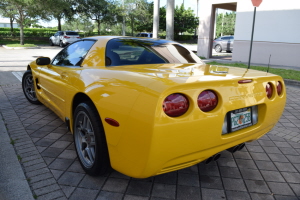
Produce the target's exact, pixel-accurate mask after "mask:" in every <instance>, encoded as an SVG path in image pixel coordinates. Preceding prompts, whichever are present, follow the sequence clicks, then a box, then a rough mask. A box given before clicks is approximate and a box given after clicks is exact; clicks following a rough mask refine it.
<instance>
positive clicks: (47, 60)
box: [35, 57, 51, 65]
mask: <svg viewBox="0 0 300 200" xmlns="http://www.w3.org/2000/svg"><path fill="white" fill-rule="evenodd" d="M35 62H36V64H37V65H49V64H50V62H51V60H50V58H48V57H39V58H37V59H36V61H35Z"/></svg>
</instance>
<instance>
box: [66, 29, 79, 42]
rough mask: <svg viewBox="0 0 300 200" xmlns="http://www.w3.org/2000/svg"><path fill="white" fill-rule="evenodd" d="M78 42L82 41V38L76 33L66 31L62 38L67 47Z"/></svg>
mask: <svg viewBox="0 0 300 200" xmlns="http://www.w3.org/2000/svg"><path fill="white" fill-rule="evenodd" d="M77 40H80V36H79V34H78V33H77V32H74V31H66V32H65V33H64V35H63V36H62V41H63V43H64V44H65V45H67V44H71V43H73V42H76V41H77Z"/></svg>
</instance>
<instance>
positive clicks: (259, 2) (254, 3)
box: [251, 0, 262, 7]
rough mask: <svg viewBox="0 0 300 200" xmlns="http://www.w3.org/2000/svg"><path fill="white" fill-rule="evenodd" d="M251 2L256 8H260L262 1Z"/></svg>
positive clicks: (254, 0) (253, 0)
mask: <svg viewBox="0 0 300 200" xmlns="http://www.w3.org/2000/svg"><path fill="white" fill-rule="evenodd" d="M251 1H252V4H253V6H255V7H258V6H259V5H260V4H261V2H262V0H251Z"/></svg>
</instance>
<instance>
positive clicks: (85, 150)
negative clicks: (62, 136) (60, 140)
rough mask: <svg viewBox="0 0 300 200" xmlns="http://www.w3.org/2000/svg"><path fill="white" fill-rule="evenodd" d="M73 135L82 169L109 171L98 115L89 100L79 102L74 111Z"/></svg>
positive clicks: (99, 172) (106, 151)
mask: <svg viewBox="0 0 300 200" xmlns="http://www.w3.org/2000/svg"><path fill="white" fill-rule="evenodd" d="M73 119H74V123H73V132H74V134H73V137H74V143H75V149H76V153H77V156H78V159H79V162H80V164H81V166H82V168H83V169H84V171H85V172H86V173H87V174H89V175H91V176H97V175H103V174H105V173H107V172H109V171H110V169H111V167H110V160H109V155H108V148H107V143H106V138H105V133H104V129H103V126H102V122H101V120H100V116H99V114H98V112H97V110H96V108H95V106H94V105H93V104H92V103H91V102H83V103H80V104H79V105H78V106H77V107H76V109H75V112H74V118H73Z"/></svg>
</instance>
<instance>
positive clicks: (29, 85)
mask: <svg viewBox="0 0 300 200" xmlns="http://www.w3.org/2000/svg"><path fill="white" fill-rule="evenodd" d="M22 88H23V92H24V94H25V97H26V98H27V100H28V101H29V102H30V103H32V104H41V103H40V101H39V100H38V99H37V96H36V92H35V87H34V80H33V76H32V72H31V71H30V70H27V71H26V72H25V73H24V75H23V78H22Z"/></svg>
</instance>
